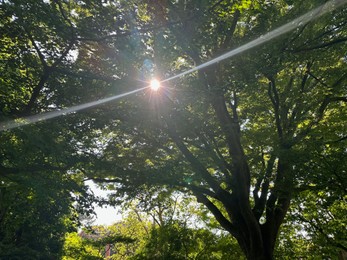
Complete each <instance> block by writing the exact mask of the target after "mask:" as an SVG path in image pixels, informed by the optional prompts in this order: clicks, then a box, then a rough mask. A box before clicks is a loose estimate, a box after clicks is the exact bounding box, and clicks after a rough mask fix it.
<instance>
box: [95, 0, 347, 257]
mask: <svg viewBox="0 0 347 260" xmlns="http://www.w3.org/2000/svg"><path fill="white" fill-rule="evenodd" d="M311 4H313V3H311V2H310V3H305V4H302V3H300V2H296V1H291V2H290V3H289V2H285V1H283V2H276V3H274V2H271V3H267V4H260V3H259V2H254V3H249V2H247V1H240V2H233V3H231V2H228V1H218V2H214V1H204V2H201V1H176V2H175V3H173V2H170V1H167V2H165V3H164V2H159V1H157V2H155V3H152V2H146V3H144V4H143V7H144V8H147V11H148V13H149V14H150V18H151V22H153V25H154V24H155V25H158V27H159V28H155V29H153V31H152V32H151V41H149V42H148V45H149V46H151V48H152V50H153V56H154V60H155V62H154V63H155V64H157V69H156V74H157V75H158V77H160V78H164V79H165V78H169V77H170V75H175V74H178V73H179V72H181V71H184V70H185V69H187V68H189V67H192V66H195V65H198V64H202V63H203V61H206V60H209V59H211V58H213V57H216V56H218V55H219V54H220V53H223V52H225V51H226V50H228V49H231V48H232V47H233V46H237V45H240V44H242V43H244V42H247V40H249V39H254V38H256V37H258V36H260V35H261V34H264V33H265V32H267V31H270V30H272V29H274V28H276V27H277V26H278V25H279V24H283V23H284V22H285V21H288V20H290V19H291V18H293V17H296V16H298V15H299V14H300V13H301V11H302V10H305V9H306V10H308V9H309V8H311V6H312V5H311ZM139 6H140V5H139ZM278 10H279V11H278ZM279 12H280V14H281V15H280V16H278V13H279ZM345 31H346V30H345V22H344V17H343V10H341V9H339V10H338V11H334V12H332V14H329V15H326V16H324V17H322V18H320V19H319V20H318V21H317V20H315V21H314V22H309V23H308V24H305V25H303V26H301V27H298V28H297V29H296V30H294V31H293V32H291V33H289V34H286V35H284V36H282V37H280V38H278V39H276V40H273V41H271V43H268V44H265V45H264V46H261V47H259V48H257V49H254V50H252V51H249V52H247V53H243V54H242V55H239V56H238V57H236V58H234V59H231V60H228V61H224V62H221V63H219V64H216V65H214V66H210V67H208V68H204V69H201V70H199V71H197V72H196V73H194V74H191V75H187V76H186V77H185V78H184V79H181V80H178V79H176V80H170V81H166V82H165V83H163V85H164V87H163V90H162V91H160V92H157V93H152V94H151V96H150V97H147V96H148V95H149V94H147V96H144V98H142V100H141V99H140V98H137V99H136V100H134V99H129V100H127V101H125V102H124V103H123V104H126V106H116V107H117V112H118V113H117V115H114V116H113V118H114V122H115V125H116V126H115V127H114V126H111V125H110V127H109V128H108V129H105V133H107V134H112V136H113V138H112V140H110V142H109V143H108V146H107V147H106V149H105V150H104V153H103V158H102V159H103V161H102V162H101V165H102V170H103V171H100V173H99V174H100V175H99V176H101V177H105V178H106V181H107V182H115V183H119V185H117V192H118V193H119V195H120V196H121V195H123V194H127V195H128V196H132V195H131V194H133V193H135V192H141V189H148V185H164V186H167V187H175V188H176V189H178V190H180V191H184V192H189V193H191V194H193V195H194V196H196V198H197V200H198V201H199V202H200V203H202V204H204V205H205V206H206V207H207V208H208V209H209V210H210V212H211V213H212V214H213V215H214V216H215V218H216V219H217V220H218V222H219V224H220V225H221V226H222V227H223V228H224V229H225V230H227V231H228V232H229V233H230V234H232V235H233V236H234V237H235V238H236V239H237V241H238V243H239V245H240V247H241V248H242V250H243V252H244V253H245V255H246V256H247V258H248V259H272V258H273V251H274V248H275V244H276V239H277V236H278V233H279V229H280V226H281V224H282V223H283V221H284V219H285V216H286V214H287V212H288V209H289V207H290V203H291V201H293V199H294V198H296V197H297V196H298V190H301V191H303V190H306V189H307V190H310V186H309V185H306V184H307V183H306V181H307V180H308V178H309V177H310V176H311V175H312V174H314V173H313V172H312V171H311V170H309V169H307V167H306V166H307V162H309V161H310V160H316V159H317V157H315V154H314V151H313V150H309V149H308V148H310V147H312V146H311V145H312V144H313V143H314V142H316V141H317V140H319V139H323V140H324V139H325V131H331V132H334V133H335V135H337V136H339V135H340V137H339V138H338V139H340V141H341V142H342V141H343V140H344V139H345V138H344V136H345V129H342V128H341V125H340V124H339V123H337V124H336V125H330V126H328V128H327V129H329V130H327V129H326V130H325V131H324V132H320V131H319V128H320V126H322V125H324V124H330V123H329V122H331V120H334V119H333V118H339V119H341V118H343V115H344V114H345V102H346V96H345V94H346V93H345V88H344V85H345V82H346V74H345V68H346V60H345V57H344V54H343V52H341V50H343V48H344V47H345V39H346V38H345V36H346V35H345ZM326 57H329V59H326ZM175 65H176V67H175ZM146 99H147V100H146ZM148 99H151V100H150V103H148ZM123 104H122V105H123ZM339 107H340V108H339ZM122 108H123V109H122ZM124 108H125V109H124ZM137 108H140V109H137ZM110 109H112V108H110ZM129 110H130V111H129ZM324 141H326V140H324ZM303 155H305V156H304V157H303ZM305 164H306V165H305ZM96 165H97V163H96ZM303 169H306V170H308V171H303ZM302 173H303V174H304V175H301V174H302ZM312 181H313V180H312ZM318 181H319V180H315V182H318ZM135 188H136V189H135Z"/></svg>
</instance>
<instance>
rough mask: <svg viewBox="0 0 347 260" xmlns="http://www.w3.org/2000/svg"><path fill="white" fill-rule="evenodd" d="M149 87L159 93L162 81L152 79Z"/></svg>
mask: <svg viewBox="0 0 347 260" xmlns="http://www.w3.org/2000/svg"><path fill="white" fill-rule="evenodd" d="M149 86H150V88H151V89H152V90H154V91H158V90H159V89H160V81H159V80H157V79H152V80H151V82H150V83H149Z"/></svg>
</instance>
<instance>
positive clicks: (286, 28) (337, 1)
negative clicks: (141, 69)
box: [162, 0, 347, 82]
mask: <svg viewBox="0 0 347 260" xmlns="http://www.w3.org/2000/svg"><path fill="white" fill-rule="evenodd" d="M346 3H347V0H331V1H329V2H327V3H325V4H323V5H321V6H319V7H317V8H315V9H313V10H312V11H309V12H307V13H306V14H304V15H301V16H300V17H298V18H296V19H294V20H292V21H290V22H288V23H286V24H285V25H282V26H281V27H279V28H277V29H274V30H272V31H270V32H268V33H267V34H265V35H262V36H260V37H259V38H257V39H255V40H253V41H251V42H249V43H246V44H244V45H242V46H240V47H238V48H236V49H234V50H231V51H229V52H227V53H225V54H223V55H221V56H218V57H216V58H214V59H212V60H209V61H207V62H205V63H202V64H200V65H198V66H196V67H193V68H191V69H189V70H187V71H184V72H182V73H179V74H177V75H175V76H172V77H170V78H167V79H165V80H163V81H162V82H166V81H170V80H173V79H177V78H180V77H182V76H185V75H187V74H190V73H192V72H195V71H197V70H201V69H202V68H205V67H208V66H211V65H212V64H214V63H217V62H220V61H222V60H225V59H228V58H230V57H233V56H235V55H237V54H240V53H242V52H245V51H247V50H249V49H252V48H254V47H256V46H259V45H261V44H263V43H265V42H268V41H270V40H272V39H274V38H276V37H278V36H281V35H283V34H285V33H287V32H290V31H292V30H294V29H296V28H298V27H300V26H303V25H305V24H307V23H308V22H310V21H313V20H315V19H317V18H318V17H320V16H322V15H324V14H326V13H328V12H332V11H334V10H335V9H337V8H338V7H340V6H342V5H344V4H346Z"/></svg>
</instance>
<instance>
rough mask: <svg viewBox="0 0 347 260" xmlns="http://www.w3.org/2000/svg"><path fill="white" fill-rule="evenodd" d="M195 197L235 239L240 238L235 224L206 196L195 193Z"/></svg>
mask: <svg viewBox="0 0 347 260" xmlns="http://www.w3.org/2000/svg"><path fill="white" fill-rule="evenodd" d="M194 195H195V196H196V198H197V200H198V202H200V203H202V204H204V205H205V206H206V207H207V208H208V209H209V210H210V211H211V212H212V214H213V215H214V216H215V218H216V220H217V221H218V222H219V223H220V224H221V226H222V227H223V228H225V230H227V231H228V232H229V233H230V234H232V235H233V236H234V237H236V238H237V237H238V236H239V234H238V232H237V230H236V228H235V227H234V226H233V224H232V223H231V222H230V221H229V220H228V219H227V218H226V217H225V216H224V215H223V214H222V212H221V211H220V210H219V209H218V208H217V207H216V205H214V204H213V203H212V202H211V201H210V200H209V199H208V198H207V197H206V196H204V195H202V194H200V193H198V192H194Z"/></svg>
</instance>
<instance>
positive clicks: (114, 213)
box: [86, 181, 122, 226]
mask: <svg viewBox="0 0 347 260" xmlns="http://www.w3.org/2000/svg"><path fill="white" fill-rule="evenodd" d="M86 184H87V185H88V186H89V187H90V189H91V190H92V191H93V193H94V194H95V195H96V196H98V197H104V198H106V197H107V194H109V193H111V192H110V191H105V190H101V189H99V188H98V187H97V186H96V185H95V184H94V183H93V182H92V181H87V182H86ZM95 213H96V215H97V218H96V220H95V222H94V223H93V224H94V225H107V226H109V225H112V224H113V223H115V222H117V221H119V220H121V219H122V215H121V213H120V208H115V207H111V206H107V207H106V206H104V207H99V206H97V205H95Z"/></svg>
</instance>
